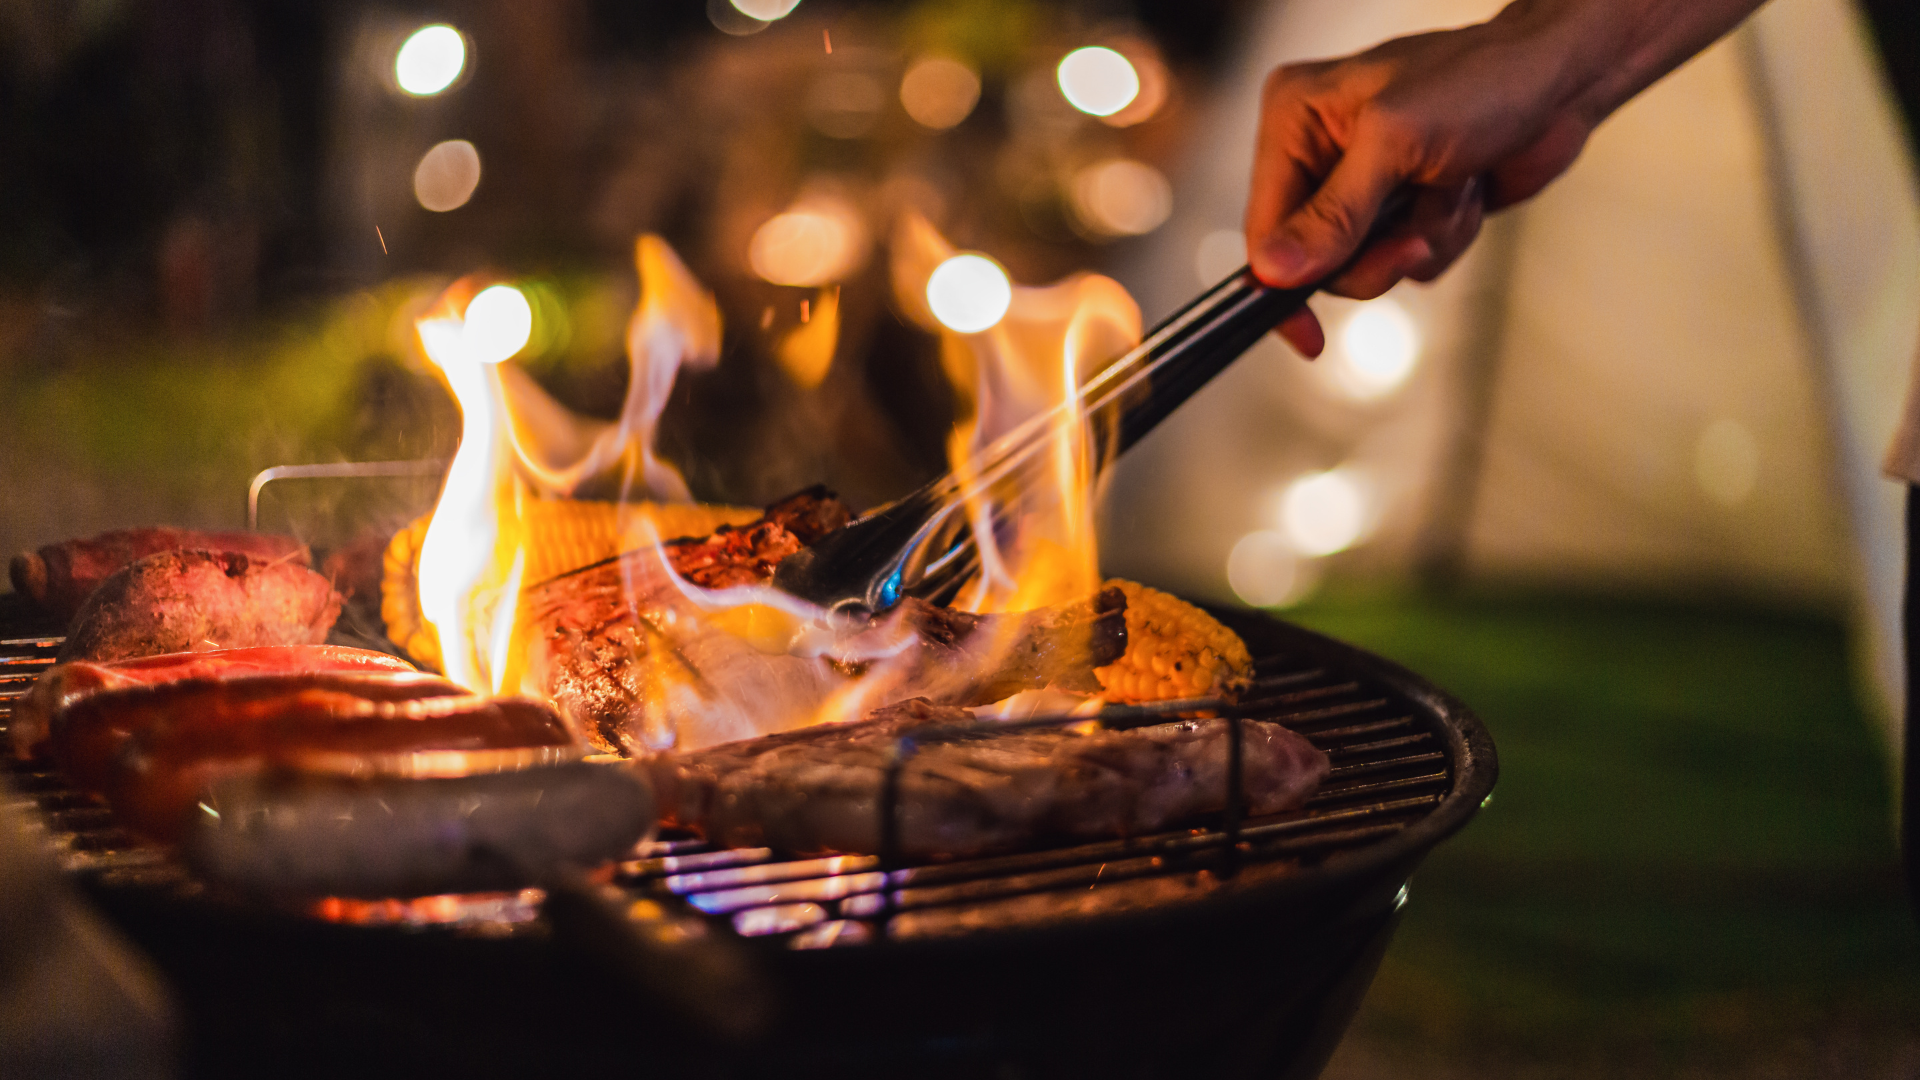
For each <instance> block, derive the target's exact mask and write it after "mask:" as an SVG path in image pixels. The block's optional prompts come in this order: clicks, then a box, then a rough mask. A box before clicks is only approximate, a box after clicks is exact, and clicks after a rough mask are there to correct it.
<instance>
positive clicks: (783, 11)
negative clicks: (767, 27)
mask: <svg viewBox="0 0 1920 1080" xmlns="http://www.w3.org/2000/svg"><path fill="white" fill-rule="evenodd" d="M799 6H800V0H733V7H734V10H735V11H738V12H739V13H740V14H742V15H745V16H747V17H748V18H752V19H759V20H760V21H761V22H772V21H774V20H775V19H784V18H786V17H787V16H788V15H790V14H792V13H793V9H794V8H797V7H799Z"/></svg>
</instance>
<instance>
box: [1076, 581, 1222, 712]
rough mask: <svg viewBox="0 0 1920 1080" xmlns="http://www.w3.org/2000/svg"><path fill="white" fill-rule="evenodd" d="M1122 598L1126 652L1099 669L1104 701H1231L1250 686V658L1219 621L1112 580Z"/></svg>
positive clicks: (1137, 586)
mask: <svg viewBox="0 0 1920 1080" xmlns="http://www.w3.org/2000/svg"><path fill="white" fill-rule="evenodd" d="M1107 585H1108V586H1109V587H1111V588H1118V589H1119V590H1120V591H1121V592H1123V593H1125V594H1126V597H1127V651H1126V653H1125V655H1123V656H1121V657H1120V659H1119V660H1118V661H1116V662H1115V663H1112V664H1109V665H1107V666H1106V667H1103V668H1098V669H1096V670H1095V671H1094V675H1095V676H1096V677H1097V678H1098V679H1099V680H1100V686H1101V690H1102V692H1101V695H1100V696H1102V697H1104V698H1106V699H1107V700H1108V701H1115V702H1140V701H1172V700H1176V699H1179V698H1194V697H1209V696H1216V695H1217V696H1219V697H1224V698H1227V699H1229V700H1232V699H1233V698H1235V697H1238V696H1239V694H1240V692H1241V691H1243V690H1245V689H1246V688H1247V686H1248V684H1249V683H1251V682H1252V681H1253V657H1252V656H1251V655H1249V654H1248V652H1247V646H1246V643H1245V642H1243V641H1241V640H1240V635H1238V634H1236V633H1234V632H1233V631H1232V630H1229V629H1227V628H1226V627H1225V626H1222V625H1221V624H1220V621H1219V620H1218V619H1215V618H1214V617H1213V616H1211V615H1209V614H1207V613H1206V612H1204V611H1201V610H1200V609H1199V608H1197V607H1194V606H1193V605H1192V604H1189V603H1187V602H1186V601H1185V600H1182V599H1180V598H1179V597H1177V596H1172V595H1170V594H1168V593H1163V592H1161V591H1160V590H1158V589H1150V588H1148V587H1147V586H1145V585H1140V584H1137V583H1135V582H1131V581H1121V580H1120V579H1118V578H1115V579H1114V580H1112V581H1109V582H1107Z"/></svg>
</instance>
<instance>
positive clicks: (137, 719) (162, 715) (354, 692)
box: [48, 671, 471, 791]
mask: <svg viewBox="0 0 1920 1080" xmlns="http://www.w3.org/2000/svg"><path fill="white" fill-rule="evenodd" d="M470 696H471V695H470V694H469V692H468V691H467V690H466V688H464V687H461V686H458V685H456V684H454V683H451V682H448V681H447V680H445V679H442V678H440V677H439V676H437V675H427V674H423V673H421V672H403V671H375V672H367V671H358V672H341V671H334V672H316V673H311V674H300V675H255V676H251V677H248V678H239V679H182V680H179V681H177V682H169V683H161V684H158V685H151V686H130V687H123V688H120V689H116V690H103V691H101V692H100V693H97V694H93V695H90V696H88V697H85V698H82V699H81V700H79V701H76V702H74V703H73V704H72V705H70V706H68V707H67V708H65V709H62V710H60V711H59V712H56V713H54V714H53V717H52V722H51V728H50V731H49V733H48V742H49V744H50V745H51V746H52V748H53V758H54V760H55V761H56V762H58V763H59V765H60V768H61V770H62V771H63V772H65V773H66V774H67V778H68V779H70V780H72V781H73V782H74V784H75V785H77V786H79V787H82V788H85V789H87V790H89V791H99V790H102V789H103V788H105V786H106V783H107V778H108V776H109V775H110V774H111V772H112V769H113V765H114V762H115V760H116V759H117V758H118V757H119V756H120V754H121V752H122V751H123V750H124V749H125V747H126V745H127V742H128V741H129V740H131V739H132V738H134V737H135V736H137V735H142V734H144V733H146V732H147V731H148V730H149V729H151V728H154V727H158V726H161V725H168V726H171V727H175V728H179V727H183V726H186V725H192V724H198V725H205V726H211V727H216V728H233V727H241V726H245V725H248V724H253V723H257V722H262V721H265V720H268V719H272V718H274V717H276V716H280V715H283V714H288V713H289V712H291V713H294V714H301V713H302V710H304V711H306V712H313V711H315V710H318V711H319V712H321V713H328V712H333V713H341V714H352V715H359V714H362V713H370V712H378V711H380V710H381V709H382V708H389V709H390V708H398V707H400V706H403V705H405V704H407V703H409V702H417V701H422V700H425V699H429V698H455V697H459V698H465V697H470Z"/></svg>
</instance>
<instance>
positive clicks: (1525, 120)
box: [1247, 19, 1605, 356]
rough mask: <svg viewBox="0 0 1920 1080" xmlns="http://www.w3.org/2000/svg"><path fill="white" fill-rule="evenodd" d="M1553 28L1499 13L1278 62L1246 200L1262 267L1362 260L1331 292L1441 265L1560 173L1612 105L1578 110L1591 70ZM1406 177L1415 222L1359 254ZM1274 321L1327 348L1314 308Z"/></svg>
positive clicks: (1305, 347) (1375, 286)
mask: <svg viewBox="0 0 1920 1080" xmlns="http://www.w3.org/2000/svg"><path fill="white" fill-rule="evenodd" d="M1552 40H1553V39H1552V37H1551V36H1548V37H1546V38H1545V39H1544V40H1543V37H1542V35H1540V34H1539V33H1538V32H1537V30H1536V28H1534V27H1531V26H1528V25H1526V24H1525V22H1524V21H1523V20H1520V19H1496V20H1494V21H1493V22H1491V23H1487V24H1484V25H1481V26H1474V27H1468V28H1466V29H1463V30H1450V31H1442V32H1439V33H1432V34H1422V35H1419V36H1417V37H1409V38H1401V39H1398V40H1395V41H1389V42H1387V43H1385V44H1383V45H1380V46H1378V47H1376V48H1374V49H1371V50H1369V51H1367V52H1364V53H1361V54H1359V55H1357V56H1354V57H1350V58H1347V59H1344V60H1334V61H1328V62H1322V63H1313V64H1299V65H1294V66H1289V67H1283V68H1279V69H1277V70H1276V71H1274V73H1273V74H1272V75H1271V76H1269V77H1268V79H1267V85H1266V90H1265V96H1264V100H1263V101H1262V106H1261V119H1260V140H1259V148H1258V151H1257V154H1256V156H1255V159H1254V171H1253V190H1252V194H1251V197H1250V199H1249V200H1248V204H1247V247H1248V252H1249V259H1250V262H1251V264H1252V266H1253V270H1254V273H1255V274H1257V275H1258V276H1259V277H1260V278H1261V279H1262V280H1263V281H1266V282H1267V283H1268V284H1271V285H1278V286H1295V285H1304V284H1308V283H1310V282H1314V281H1318V280H1320V279H1322V278H1324V277H1325V276H1326V275H1328V274H1330V273H1333V272H1334V271H1336V270H1338V269H1339V268H1340V267H1341V266H1342V265H1344V264H1347V262H1348V260H1349V259H1352V260H1353V261H1352V264H1351V265H1349V266H1347V268H1346V269H1345V270H1344V271H1342V272H1341V273H1340V274H1339V276H1338V277H1337V278H1336V279H1335V280H1334V281H1333V282H1332V283H1331V285H1332V288H1331V291H1333V292H1335V293H1337V294H1339V295H1342V296H1350V297H1354V298H1356V299H1362V300H1365V299H1371V298H1373V297H1375V296H1378V295H1380V294H1381V293H1383V292H1386V291H1387V290H1388V289H1390V288H1392V287H1393V285H1394V284H1395V283H1396V282H1398V281H1399V280H1400V279H1401V278H1403V277H1411V278H1413V279H1414V280H1416V281H1431V280H1433V279H1434V278H1435V277H1437V276H1439V274H1440V272H1441V271H1443V270H1445V269H1446V268H1447V267H1448V266H1450V265H1452V263H1453V261H1454V260H1455V259H1457V258H1458V257H1459V256H1460V253H1461V252H1462V251H1464V250H1466V247H1467V245H1468V244H1469V243H1471V242H1472V241H1473V238H1474V237H1475V236H1476V235H1477V234H1478V233H1479V231H1480V222H1481V217H1482V215H1483V214H1484V213H1485V212H1486V211H1488V210H1497V209H1499V208H1500V207H1503V206H1507V205H1510V204H1512V203H1515V202H1518V201H1520V200H1522V199H1525V198H1527V197H1529V196H1531V195H1533V194H1534V193H1535V192H1538V191H1539V190H1540V189H1541V188H1543V187H1545V186H1546V185H1547V184H1548V182H1550V181H1551V180H1553V178H1555V177H1557V176H1559V175H1560V174H1561V173H1562V172H1564V171H1565V170H1566V168H1567V166H1568V165H1570V164H1572V163H1573V160H1574V158H1575V157H1576V156H1578V154H1579V153H1580V149H1581V147H1582V146H1583V145H1585V143H1586V140H1587V136H1588V134H1589V133H1590V132H1592V130H1593V128H1594V126H1595V125H1596V124H1597V123H1598V122H1599V120H1600V119H1601V118H1602V117H1603V116H1604V115H1605V114H1604V112H1598V111H1596V110H1593V109H1590V108H1585V107H1583V105H1584V102H1583V101H1582V100H1581V95H1580V91H1581V90H1583V89H1585V88H1586V87H1587V86H1588V85H1589V84H1590V81H1591V80H1590V79H1588V78H1586V77H1585V72H1584V71H1582V69H1581V68H1580V66H1579V64H1578V63H1577V61H1575V60H1574V59H1573V58H1570V57H1569V56H1567V55H1564V54H1563V51H1562V50H1559V49H1556V48H1555V47H1553V44H1552ZM1588 44H1589V45H1592V44H1594V43H1592V42H1589V43H1588ZM1595 51H1596V52H1603V51H1604V50H1595ZM1402 186H1407V187H1411V188H1413V189H1414V197H1413V202H1412V205H1411V206H1410V208H1409V210H1408V213H1407V217H1406V220H1405V221H1403V222H1402V223H1401V224H1400V225H1399V226H1397V227H1396V228H1394V229H1393V230H1392V231H1391V232H1389V233H1388V234H1387V235H1386V236H1385V237H1383V238H1382V239H1381V240H1380V241H1379V242H1377V243H1375V244H1373V245H1372V246H1370V247H1369V248H1368V249H1367V250H1365V251H1364V252H1361V253H1360V254H1359V257H1358V258H1354V254H1355V249H1356V248H1357V247H1358V246H1359V244H1360V242H1361V240H1362V239H1363V238H1364V237H1365V235H1366V232H1367V230H1368V229H1369V228H1370V227H1371V226H1372V225H1373V220H1374V218H1375V217H1376V216H1377V215H1378V213H1379V210H1380V205H1381V203H1382V202H1383V201H1384V200H1385V199H1386V198H1387V196H1388V194H1390V193H1391V192H1392V191H1393V190H1394V189H1395V188H1398V187H1402ZM1279 332H1280V334H1281V336H1283V337H1285V338H1286V339H1287V340H1288V341H1289V342H1291V343H1292V344H1293V345H1294V347H1295V348H1298V349H1299V350H1300V351H1301V352H1303V353H1305V354H1306V355H1308V356H1317V355H1319V353H1320V351H1321V350H1322V348H1324V347H1325V335H1324V333H1323V332H1322V330H1321V328H1320V325H1319V322H1318V320H1317V319H1315V318H1314V316H1313V313H1312V312H1310V311H1306V310H1304V309H1303V310H1302V311H1301V312H1300V313H1299V314H1298V315H1296V316H1294V317H1293V318H1291V319H1289V320H1287V322H1285V323H1283V324H1282V325H1281V327H1280V329H1279Z"/></svg>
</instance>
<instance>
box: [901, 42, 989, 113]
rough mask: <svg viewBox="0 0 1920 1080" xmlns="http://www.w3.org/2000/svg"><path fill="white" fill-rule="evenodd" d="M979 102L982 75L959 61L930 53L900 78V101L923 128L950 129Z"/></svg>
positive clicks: (917, 61) (971, 111)
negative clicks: (930, 54)
mask: <svg viewBox="0 0 1920 1080" xmlns="http://www.w3.org/2000/svg"><path fill="white" fill-rule="evenodd" d="M979 103H980V74H979V73H978V72H976V71H974V70H973V69H972V68H970V67H968V66H967V65H965V64H963V63H961V62H960V61H958V60H955V59H952V58H951V57H946V56H928V57H924V58H922V59H920V60H916V61H914V64H913V66H912V67H910V68H908V69H907V74H906V76H905V77H904V78H902V79H901V80H900V104H901V105H902V106H904V107H905V108H906V110H907V115H908V116H911V117H913V119H914V122H915V123H917V124H919V125H920V126H921V127H930V128H933V129H934V130H936V131H940V130H944V129H946V128H950V127H952V126H954V125H955V124H958V123H959V122H960V121H962V120H965V119H966V118H967V117H968V116H969V115H971V114H972V113H973V107H974V106H975V105H977V104H979Z"/></svg>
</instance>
